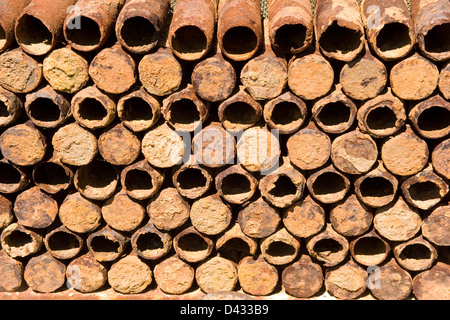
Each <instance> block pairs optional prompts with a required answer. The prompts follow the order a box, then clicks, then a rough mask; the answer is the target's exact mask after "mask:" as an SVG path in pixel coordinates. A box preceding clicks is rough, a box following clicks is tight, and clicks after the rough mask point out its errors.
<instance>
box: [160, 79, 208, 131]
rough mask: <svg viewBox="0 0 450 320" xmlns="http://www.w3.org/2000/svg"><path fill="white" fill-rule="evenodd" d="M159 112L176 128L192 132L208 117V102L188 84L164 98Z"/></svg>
mask: <svg viewBox="0 0 450 320" xmlns="http://www.w3.org/2000/svg"><path fill="white" fill-rule="evenodd" d="M161 114H162V115H163V117H164V119H165V120H166V121H167V123H169V124H170V125H171V126H172V127H173V128H175V129H176V130H179V131H182V132H193V131H195V130H196V129H198V127H199V126H200V125H202V123H204V122H205V121H206V119H207V118H208V116H209V104H208V103H205V102H204V101H202V100H201V99H200V98H199V97H197V95H196V93H195V90H194V88H193V87H192V85H190V84H189V85H188V86H187V87H186V88H184V89H182V90H180V91H177V92H175V93H172V94H171V95H170V96H168V97H167V98H166V99H164V101H163V104H162V108H161Z"/></svg>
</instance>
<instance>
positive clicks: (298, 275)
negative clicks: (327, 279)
mask: <svg viewBox="0 0 450 320" xmlns="http://www.w3.org/2000/svg"><path fill="white" fill-rule="evenodd" d="M281 280H282V284H283V288H284V289H285V290H286V292H287V293H288V294H290V295H292V296H294V297H297V298H302V299H305V298H310V297H312V296H314V295H315V294H316V293H318V292H319V291H320V289H321V288H322V286H323V271H322V268H321V266H320V265H319V264H317V263H314V262H312V261H311V258H310V257H309V256H308V255H302V256H301V258H300V259H299V260H297V261H295V262H294V263H292V264H291V265H289V266H288V267H286V268H285V269H284V270H283V273H282V274H281Z"/></svg>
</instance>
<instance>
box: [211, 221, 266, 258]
mask: <svg viewBox="0 0 450 320" xmlns="http://www.w3.org/2000/svg"><path fill="white" fill-rule="evenodd" d="M257 249H258V242H257V240H256V239H254V238H250V237H249V236H247V235H246V234H245V233H244V232H243V231H242V229H241V226H240V225H239V223H237V222H234V223H233V224H232V226H231V227H230V228H228V229H227V230H226V231H225V232H224V233H223V234H222V235H220V236H219V237H218V238H217V240H216V251H217V252H218V253H219V255H220V256H221V257H224V258H227V259H229V260H231V261H234V262H236V263H238V262H239V261H241V260H242V259H243V258H244V257H247V256H255V253H256V251H257Z"/></svg>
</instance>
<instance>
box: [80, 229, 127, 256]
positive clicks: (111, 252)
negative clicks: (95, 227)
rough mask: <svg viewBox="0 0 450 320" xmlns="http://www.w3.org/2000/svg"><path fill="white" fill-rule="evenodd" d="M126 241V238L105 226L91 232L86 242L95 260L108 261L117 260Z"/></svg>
mask: <svg viewBox="0 0 450 320" xmlns="http://www.w3.org/2000/svg"><path fill="white" fill-rule="evenodd" d="M127 242H128V239H127V238H126V237H125V236H123V235H122V234H120V233H119V232H117V231H115V230H114V229H112V228H110V227H109V226H106V227H103V228H102V229H100V230H99V231H96V232H94V233H91V234H90V235H89V237H88V238H87V242H86V244H87V247H88V249H89V251H90V252H91V253H92V255H93V256H94V258H95V260H97V261H99V262H110V261H115V260H117V259H118V258H119V257H120V256H121V255H122V253H123V251H124V250H125V246H126V244H127Z"/></svg>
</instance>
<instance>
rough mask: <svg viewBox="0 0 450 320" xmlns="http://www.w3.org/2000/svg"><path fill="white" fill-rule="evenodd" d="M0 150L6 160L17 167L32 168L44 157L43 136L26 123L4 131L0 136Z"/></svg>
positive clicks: (45, 144) (45, 143)
mask: <svg viewBox="0 0 450 320" xmlns="http://www.w3.org/2000/svg"><path fill="white" fill-rule="evenodd" d="M0 149H1V152H2V155H3V156H4V157H5V159H6V160H8V161H10V162H12V163H13V164H15V165H17V166H33V165H35V164H37V163H39V162H40V161H42V160H43V159H44V157H45V154H46V151H47V142H46V139H45V136H44V135H43V134H42V133H41V132H40V131H39V130H38V129H37V128H36V127H35V126H34V125H33V124H32V123H31V121H27V122H25V123H22V124H18V125H15V126H13V127H9V128H8V129H6V130H5V131H4V132H3V133H2V135H1V136H0Z"/></svg>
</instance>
